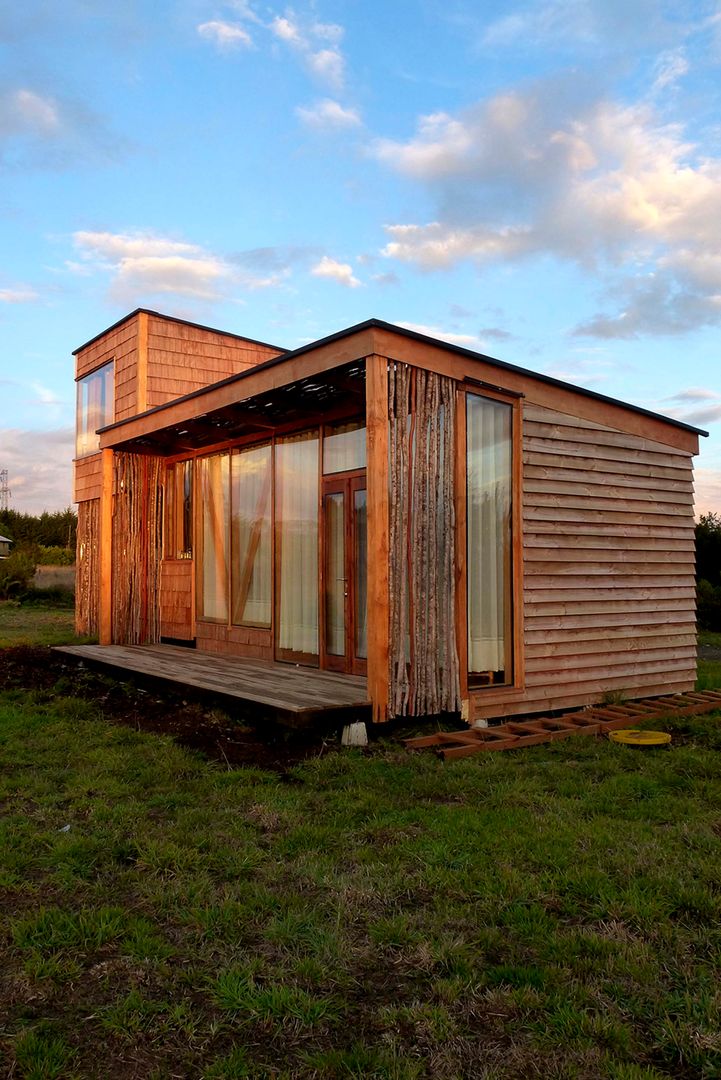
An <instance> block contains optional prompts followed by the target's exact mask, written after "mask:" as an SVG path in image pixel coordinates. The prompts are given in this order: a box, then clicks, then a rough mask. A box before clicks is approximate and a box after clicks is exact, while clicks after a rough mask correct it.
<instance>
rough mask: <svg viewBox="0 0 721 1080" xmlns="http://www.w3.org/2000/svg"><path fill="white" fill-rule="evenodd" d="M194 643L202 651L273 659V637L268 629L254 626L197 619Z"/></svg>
mask: <svg viewBox="0 0 721 1080" xmlns="http://www.w3.org/2000/svg"><path fill="white" fill-rule="evenodd" d="M195 643H196V646H197V648H198V649H202V650H203V651H204V652H211V653H216V654H219V655H222V656H248V657H252V658H254V659H256V660H272V659H273V638H272V635H271V632H270V630H262V629H260V628H258V627H254V626H232V627H230V628H228V627H227V626H226V625H225V623H212V622H204V621H202V620H200V619H199V620H198V621H197V622H196V624H195Z"/></svg>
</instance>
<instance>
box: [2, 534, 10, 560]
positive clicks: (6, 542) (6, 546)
mask: <svg viewBox="0 0 721 1080" xmlns="http://www.w3.org/2000/svg"><path fill="white" fill-rule="evenodd" d="M11 544H12V540H10V538H9V537H7V536H0V559H7V557H8V555H9V554H10V546H11Z"/></svg>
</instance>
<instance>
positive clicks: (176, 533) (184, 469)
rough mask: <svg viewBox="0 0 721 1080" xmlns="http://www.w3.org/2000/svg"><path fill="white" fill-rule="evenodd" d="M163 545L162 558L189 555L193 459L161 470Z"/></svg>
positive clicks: (190, 547) (191, 545)
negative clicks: (163, 523)
mask: <svg viewBox="0 0 721 1080" xmlns="http://www.w3.org/2000/svg"><path fill="white" fill-rule="evenodd" d="M163 514H164V515H165V547H164V551H163V557H164V558H166V559H192V557H193V462H192V461H178V462H176V463H175V464H174V465H168V467H167V469H166V473H165V501H164V504H163Z"/></svg>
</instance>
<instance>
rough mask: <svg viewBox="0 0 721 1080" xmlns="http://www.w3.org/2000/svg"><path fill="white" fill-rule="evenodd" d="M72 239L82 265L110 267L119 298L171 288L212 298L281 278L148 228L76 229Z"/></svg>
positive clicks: (135, 297)
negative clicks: (143, 230) (127, 230)
mask: <svg viewBox="0 0 721 1080" xmlns="http://www.w3.org/2000/svg"><path fill="white" fill-rule="evenodd" d="M73 241H74V244H75V247H76V249H77V251H78V253H79V255H80V258H81V260H82V261H83V263H84V264H85V265H87V264H90V265H92V266H94V267H95V268H96V269H99V270H103V271H106V272H110V273H111V275H112V282H111V292H112V293H113V295H114V296H117V297H119V298H122V299H123V300H136V301H137V302H141V301H142V299H143V297H144V296H147V295H148V294H153V295H158V294H174V295H178V296H187V297H192V298H195V299H198V300H204V301H213V300H219V299H222V298H227V297H228V296H230V295H232V293H233V291H234V290H236V289H238V288H245V289H256V288H265V287H268V286H270V285H274V284H277V282H278V281H279V280H280V278H281V275H279V274H277V273H276V274H271V275H268V276H258V275H255V274H252V273H250V272H248V271H245V270H243V269H242V268H240V267H239V266H237V265H234V264H233V263H232V262H229V261H228V260H226V259H224V258H222V257H221V256H219V255H215V254H213V253H212V252H209V251H206V250H205V249H204V248H202V247H200V246H199V245H197V244H189V243H187V242H185V241H181V240H172V239H169V238H167V237H163V236H157V235H155V234H152V233H140V232H137V233H110V232H85V231H81V232H77V233H75V234H74V236H73ZM71 265H72V264H71Z"/></svg>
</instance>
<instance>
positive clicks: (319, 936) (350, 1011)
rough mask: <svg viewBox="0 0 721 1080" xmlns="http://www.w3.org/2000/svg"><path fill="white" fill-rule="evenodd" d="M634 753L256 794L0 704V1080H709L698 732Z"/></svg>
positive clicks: (719, 820) (719, 957) (94, 727)
mask: <svg viewBox="0 0 721 1080" xmlns="http://www.w3.org/2000/svg"><path fill="white" fill-rule="evenodd" d="M706 674H707V675H708V677H709V679H710V681H712V682H713V681H714V678H715V677H714V675H713V668H712V667H711V665H709V664H706V665H703V672H702V675H704V676H705V675H706ZM716 685H718V682H717V683H716ZM655 726H664V727H667V728H668V729H669V730H671V731H672V732H673V733H674V741H673V743H672V747H671V749H670V750H661V751H645V752H644V751H634V750H631V749H628V748H623V747H620V746H616V745H614V744H611V743H609V742H607V741H603V740H600V739H593V738H575V739H571V740H568V741H567V742H565V743H557V744H554V745H551V746H545V747H544V746H541V747H535V748H528V749H526V750H524V751H522V752H520V753H518V754H515V755H514V754H512V753H509V754H489V755H486V756H482V755H479V756H477V757H476V758H471V759H467V760H465V761H461V762H456V763H449V764H446V765H444V764H442V763H441V762H439V761H438V760H437V759H436V758H435V757H433V756H432V755H430V754H417V755H411V754H408V753H407V752H405V751H403V750H401V749H399V748H398V747H396V746H394V745H392V744H386V745H380V746H376V747H374V748H373V750H372V751H370V752H368V753H362V752H359V751H346V752H342V753H341V752H335V751H334V752H331V753H328V754H326V755H325V756H322V757H319V758H317V759H313V760H310V761H307V762H305V763H303V764H302V765H298V766H296V767H295V768H293V769H292V770H291V772H290V774H286V775H284V776H280V775H278V774H276V773H272V772H264V771H261V770H259V769H252V768H243V769H236V770H229V769H226V768H222V767H221V766H219V765H218V764H214V763H212V762H208V761H206V760H204V759H201V758H200V757H198V756H194V755H192V754H189V753H187V752H185V751H184V750H182V749H181V748H179V747H178V746H177V745H175V744H174V743H173V742H172V741H171V740H170V739H168V738H166V737H160V736H155V735H146V734H142V733H138V732H135V731H131V730H130V729H128V728H123V727H117V726H109V725H108V724H107V723H105V722H104V721H103V702H102V700H101V699H99V700H98V701H97V702H93V701H88V700H82V699H80V698H76V697H71V696H67V693H66V689H64V688H63V686H60V687H57V688H55V689H50V690H42V691H34V692H33V691H28V690H4V691H3V690H0V807H1V808H2V812H1V814H0V1047H1V1049H0V1075H5V1073H6V1072H7V1074H8V1075H11V1076H13V1077H16V1078H20V1077H23V1078H32V1080H51V1078H54V1077H57V1078H62V1080H66V1078H67V1080H72V1078H78V1080H80V1078H86V1077H88V1078H98V1080H100V1078H103V1080H105V1078H131V1077H132V1078H137V1080H161V1078H162V1080H165V1078H167V1080H170V1078H173V1077H182V1078H186V1077H187V1078H192V1077H198V1078H201V1077H202V1078H207V1080H214V1078H215V1080H223V1078H225V1080H231V1078H238V1077H253V1078H268V1080H270V1078H276V1080H283V1078H286V1080H290V1078H296V1077H297V1078H306V1077H307V1078H316V1077H317V1078H326V1077H327V1078H336V1077H337V1078H347V1077H358V1078H366V1077H368V1078H378V1080H381V1078H386V1080H416V1078H434V1080H435V1078H441V1080H456V1078H464V1077H469V1078H470V1077H474V1078H487V1080H500V1078H509V1080H510V1078H514V1080H516V1078H524V1077H539V1078H544V1080H547V1078H553V1080H556V1078H558V1080H564V1078H569V1080H570V1078H588V1080H597V1078H604V1077H608V1078H611V1080H654V1078H659V1077H673V1078H681V1080H684V1078H687V1080H691V1078H694V1080H695V1078H709V1080H710V1078H712V1077H718V1076H721V992H720V990H719V974H720V967H721V889H719V873H718V868H719V864H720V856H721V715H719V714H715V715H711V716H704V717H700V718H697V719H693V720H687V719H684V720H678V721H676V722H673V723H670V724H668V725H655Z"/></svg>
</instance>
